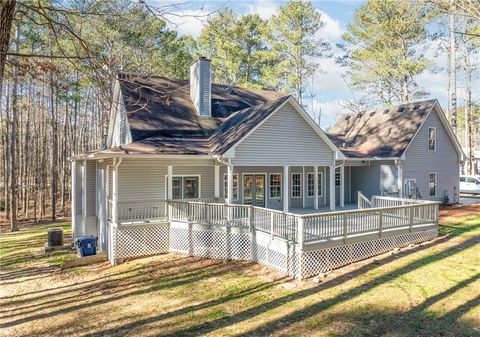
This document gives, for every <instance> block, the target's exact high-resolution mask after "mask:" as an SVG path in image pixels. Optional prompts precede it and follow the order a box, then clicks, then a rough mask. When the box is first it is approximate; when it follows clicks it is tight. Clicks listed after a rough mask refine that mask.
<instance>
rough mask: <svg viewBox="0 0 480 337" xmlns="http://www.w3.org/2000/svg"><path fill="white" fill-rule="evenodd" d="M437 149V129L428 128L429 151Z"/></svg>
mask: <svg viewBox="0 0 480 337" xmlns="http://www.w3.org/2000/svg"><path fill="white" fill-rule="evenodd" d="M436 150H437V129H436V128H428V151H436Z"/></svg>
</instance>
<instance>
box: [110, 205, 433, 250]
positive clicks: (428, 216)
mask: <svg viewBox="0 0 480 337" xmlns="http://www.w3.org/2000/svg"><path fill="white" fill-rule="evenodd" d="M367 200H368V199H367ZM364 201H365V200H364ZM365 205H367V206H368V208H364V209H358V210H352V211H339V212H327V213H318V214H310V215H299V214H292V213H288V212H282V211H276V210H272V209H267V208H261V207H255V206H247V205H226V204H223V203H207V202H199V201H190V200H188V201H187V200H170V201H166V200H148V201H129V202H126V201H122V202H119V203H118V208H117V209H118V222H119V223H128V222H130V223H135V222H140V221H147V222H149V221H155V220H161V221H182V222H192V223H197V224H202V225H212V226H230V227H243V228H249V229H250V230H254V229H255V230H258V231H262V232H265V233H268V234H270V235H271V236H272V237H280V238H283V239H286V240H290V241H294V242H297V243H300V244H304V243H313V242H317V241H322V240H329V239H338V238H339V239H342V238H343V239H344V240H345V239H346V238H347V237H352V236H355V235H361V234H369V233H378V234H379V235H380V236H382V233H384V232H388V231H391V230H394V229H399V228H405V229H409V230H410V231H411V230H412V229H413V227H415V226H421V225H426V224H437V223H438V203H436V202H429V201H422V200H411V199H398V198H390V197H376V196H375V197H373V198H372V202H370V204H368V203H367V202H366V201H365ZM112 206H113V205H112ZM110 207H111V206H110V203H109V208H110ZM365 207H366V206H365Z"/></svg>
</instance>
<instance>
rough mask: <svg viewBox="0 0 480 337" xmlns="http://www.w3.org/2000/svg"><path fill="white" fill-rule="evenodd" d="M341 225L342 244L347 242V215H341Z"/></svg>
mask: <svg viewBox="0 0 480 337" xmlns="http://www.w3.org/2000/svg"><path fill="white" fill-rule="evenodd" d="M342 223H343V243H346V242H347V234H348V233H347V230H348V228H347V215H346V214H343V215H342Z"/></svg>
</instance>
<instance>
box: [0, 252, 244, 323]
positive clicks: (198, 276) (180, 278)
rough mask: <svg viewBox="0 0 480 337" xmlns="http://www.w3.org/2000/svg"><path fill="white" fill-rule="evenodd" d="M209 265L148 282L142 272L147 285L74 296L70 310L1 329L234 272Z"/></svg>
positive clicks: (221, 265) (225, 266) (31, 317)
mask: <svg viewBox="0 0 480 337" xmlns="http://www.w3.org/2000/svg"><path fill="white" fill-rule="evenodd" d="M209 263H210V264H209V265H207V266H203V267H199V268H196V269H195V268H194V269H192V268H190V269H189V270H187V271H186V272H180V273H169V274H167V275H164V276H162V277H158V278H154V279H149V278H148V277H147V275H145V274H143V273H142V274H140V275H139V276H141V277H144V278H145V279H144V283H141V282H136V281H134V282H130V283H129V285H130V287H129V288H127V289H125V287H124V284H121V283H120V284H119V285H118V286H117V287H116V288H117V289H115V288H112V289H109V292H110V293H112V296H108V297H105V294H104V293H102V292H101V291H100V292H99V293H97V294H95V295H90V296H87V297H86V298H85V297H84V296H85V293H81V294H78V296H74V299H73V300H71V301H70V302H67V303H62V304H63V305H65V304H67V305H69V306H68V307H65V308H60V309H57V310H54V311H49V312H37V310H35V311H34V312H29V313H30V315H28V316H26V317H21V318H18V319H15V320H12V321H8V322H5V323H1V324H0V328H6V327H11V326H15V325H18V324H22V323H26V322H31V321H34V320H37V319H43V318H53V317H54V316H57V315H64V314H67V313H70V312H75V311H77V310H82V309H85V308H93V307H95V306H97V305H101V304H106V303H109V302H113V301H117V300H121V299H124V298H127V297H130V296H138V295H144V294H148V293H151V292H156V291H160V290H162V289H172V288H174V287H178V286H182V285H186V284H191V283H195V282H198V281H200V280H203V279H206V278H210V277H214V276H221V275H224V274H225V273H226V272H227V271H230V270H231V265H229V264H228V263H224V262H222V261H218V260H210V261H209ZM252 264H253V263H244V264H240V265H237V270H239V271H240V270H242V269H244V268H247V267H248V266H251V265H252ZM142 287H144V288H142ZM139 288H140V289H139ZM125 290H126V292H125ZM48 307H55V308H57V307H58V303H57V304H56V305H53V306H50V305H49V306H48ZM38 311H43V308H42V307H40V308H38ZM32 313H33V314H32ZM18 315H19V314H18ZM15 316H17V315H15Z"/></svg>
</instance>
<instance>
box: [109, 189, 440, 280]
mask: <svg viewBox="0 0 480 337" xmlns="http://www.w3.org/2000/svg"><path fill="white" fill-rule="evenodd" d="M358 197H359V200H360V201H359V203H358V204H357V205H356V208H357V209H352V210H342V211H335V212H332V211H328V212H324V213H315V214H311V213H309V212H307V210H306V209H302V211H303V212H304V214H295V213H291V212H283V211H278V210H272V209H266V208H262V207H257V206H251V205H232V204H230V205H229V204H225V203H218V202H212V201H217V200H198V199H197V200H170V201H167V200H156V201H150V202H148V203H145V202H136V203H120V204H119V205H118V212H116V211H115V207H113V208H112V216H111V217H109V219H110V220H109V223H108V227H109V230H108V233H109V236H110V237H109V238H108V242H110V243H111V244H110V249H109V258H110V261H111V262H112V263H117V262H118V261H119V260H121V259H124V258H130V257H135V256H142V255H149V254H158V253H165V252H177V253H182V254H188V255H195V256H202V257H208V258H219V259H246V260H253V261H256V262H258V263H261V264H264V265H267V266H269V267H272V268H274V269H277V270H279V271H281V272H283V273H285V274H288V275H291V276H294V277H297V278H305V277H309V276H312V275H314V274H316V273H319V272H322V271H326V270H329V269H331V268H336V267H338V266H341V265H345V264H348V263H350V262H353V261H356V260H359V259H363V258H366V257H369V256H373V255H376V254H380V253H382V252H385V251H388V250H390V249H393V248H395V247H401V246H404V245H407V244H410V243H414V242H421V241H425V240H429V239H431V238H433V237H435V236H436V235H437V224H438V203H435V202H428V201H420V200H411V199H400V198H391V197H381V196H374V197H372V198H371V199H367V198H365V197H364V196H363V195H361V194H359V196H358ZM205 201H209V202H205ZM112 206H113V205H112ZM346 206H347V207H349V208H355V207H354V205H352V204H349V205H346ZM358 208H359V209H358Z"/></svg>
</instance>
